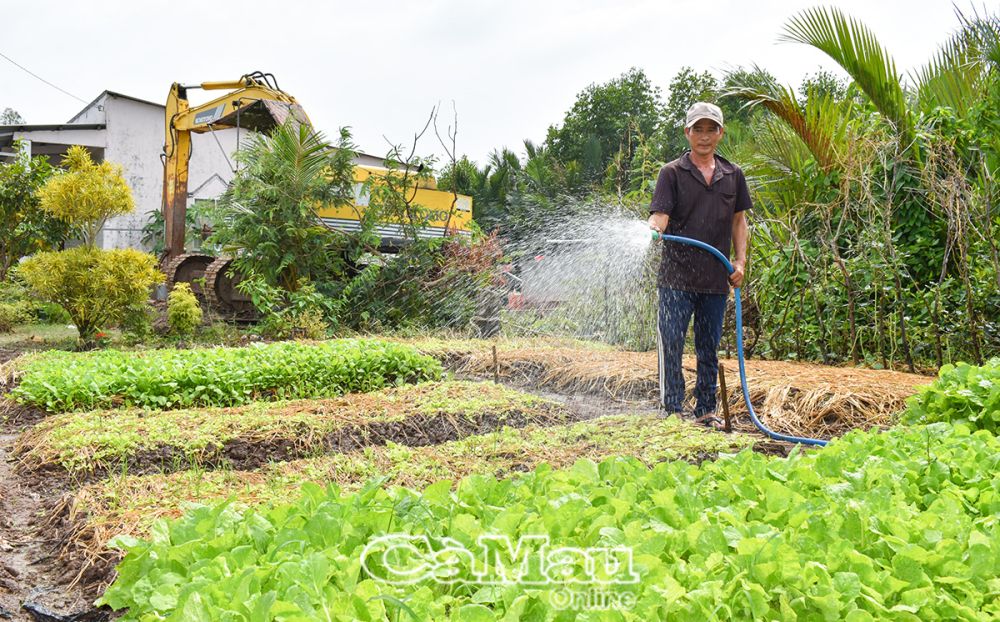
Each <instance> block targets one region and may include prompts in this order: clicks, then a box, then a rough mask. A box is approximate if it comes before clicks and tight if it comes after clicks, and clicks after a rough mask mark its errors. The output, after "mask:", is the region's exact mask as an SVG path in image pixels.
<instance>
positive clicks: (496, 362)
mask: <svg viewBox="0 0 1000 622" xmlns="http://www.w3.org/2000/svg"><path fill="white" fill-rule="evenodd" d="M493 382H494V383H495V384H500V359H498V358H497V344H493Z"/></svg>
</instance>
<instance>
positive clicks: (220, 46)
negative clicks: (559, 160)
mask: <svg viewBox="0 0 1000 622" xmlns="http://www.w3.org/2000/svg"><path fill="white" fill-rule="evenodd" d="M817 4H820V3H818V2H806V1H802V0H788V1H778V0H727V1H718V2H713V1H711V0H658V1H648V2H647V1H633V2H629V1H619V2H611V1H602V0H576V1H553V2H548V1H546V0H534V1H522V0H502V1H492V0H491V1H481V2H477V1H475V0H466V1H464V2H463V1H459V0H423V1H421V2H397V1H395V0H382V1H376V2H342V1H339V0H338V1H328V2H301V1H297V0H270V1H267V2H262V1H258V0H240V1H238V2H231V3H224V2H206V1H201V2H189V1H187V0H174V1H172V2H160V1H143V0H120V1H119V0H115V1H111V0H106V1H101V0H91V1H88V2H79V1H69V0H64V1H59V2H57V1H53V0H17V1H13V0H0V15H2V16H3V20H2V23H3V25H4V27H3V37H0V53H2V54H3V55H5V56H7V57H9V58H11V59H13V60H14V61H16V62H17V63H18V64H20V65H23V66H24V67H25V68H27V69H29V70H30V71H32V72H34V73H36V74H38V75H39V76H40V77H41V78H44V79H45V80H47V81H49V82H51V83H53V84H55V85H56V86H58V87H60V88H61V89H65V90H66V91H68V92H69V93H72V94H73V95H75V96H77V97H79V98H80V99H83V100H85V102H89V101H91V100H92V99H94V98H95V97H96V96H97V95H98V94H99V93H100V92H101V91H103V90H105V89H109V90H113V91H119V92H121V93H125V94H128V95H132V96H134V97H139V98H142V99H148V100H151V101H154V102H163V100H164V99H165V97H166V95H167V92H168V90H169V87H170V84H171V83H172V82H175V81H179V82H182V83H197V82H203V81H211V80H229V79H235V78H237V77H239V76H240V75H242V74H244V73H247V72H250V71H254V70H261V71H265V72H270V73H273V74H274V75H275V76H276V77H277V78H278V81H279V85H280V86H281V88H282V89H284V90H285V91H287V92H288V93H290V94H291V95H293V96H294V97H296V98H297V99H298V100H299V102H300V103H302V105H303V106H304V107H305V109H306V111H307V112H308V114H309V116H310V117H311V119H312V121H313V123H314V124H315V125H317V126H318V127H319V128H321V129H323V130H324V131H326V133H327V134H328V135H333V134H335V132H336V130H337V128H338V127H340V126H345V125H346V126H350V127H351V129H352V133H353V135H354V137H355V141H356V142H357V143H358V145H359V146H360V147H361V149H362V150H364V151H366V152H369V153H374V154H378V155H384V154H385V152H386V150H387V147H388V143H387V142H386V140H385V138H388V139H389V140H391V141H393V142H396V143H407V144H408V143H409V142H411V141H412V138H413V133H414V132H415V131H416V130H418V129H419V128H420V127H421V126H422V125H423V124H424V122H425V121H426V119H427V116H428V114H429V112H430V110H431V108H432V107H433V106H435V105H436V104H438V103H440V104H441V105H442V107H443V108H444V111H443V113H442V122H441V127H442V131H443V130H444V128H445V126H446V125H448V124H450V123H451V122H452V118H453V117H452V113H451V107H452V102H454V106H455V109H456V110H457V113H458V129H459V131H458V150H459V152H461V153H466V154H468V155H469V156H470V157H471V158H473V159H475V160H477V161H479V162H482V161H483V160H484V158H485V157H486V155H487V154H488V153H489V152H490V151H491V150H493V149H495V148H498V147H502V146H507V147H510V148H512V149H514V150H515V151H517V152H518V153H521V152H522V151H523V148H522V141H523V140H524V139H526V138H530V139H532V140H535V141H541V140H542V139H543V138H544V137H545V131H546V128H547V127H548V126H549V125H551V124H553V123H560V122H561V121H562V119H563V116H564V114H565V113H566V111H567V110H568V109H569V108H570V107H571V106H572V104H573V101H574V100H575V97H576V94H577V93H579V92H580V91H581V90H582V89H584V88H585V87H586V86H587V85H588V84H591V83H595V82H597V83H599V82H605V81H607V80H610V79H612V78H614V77H616V76H618V75H620V74H621V73H623V72H624V71H626V70H628V69H629V67H632V66H636V67H640V68H642V69H643V70H645V72H646V74H647V75H648V76H649V77H650V79H651V80H652V81H653V83H654V84H655V85H657V86H660V87H661V88H662V89H663V91H664V95H665V94H666V86H667V84H668V83H669V81H670V78H671V77H672V76H674V75H675V74H676V73H677V71H678V70H679V69H680V68H681V67H683V66H685V65H687V66H691V67H694V68H695V69H696V70H699V71H701V70H709V71H713V72H715V73H717V74H719V73H721V72H722V71H723V70H725V69H728V68H732V67H735V66H739V65H743V66H749V65H751V64H754V63H756V64H758V65H760V66H762V67H764V68H766V69H768V70H769V71H770V72H771V73H773V74H774V75H776V76H777V77H778V78H779V79H780V80H782V81H784V82H788V83H792V84H798V83H799V82H800V81H801V79H802V77H804V76H805V75H807V74H810V73H813V72H815V71H816V70H817V69H818V68H820V67H825V68H828V69H833V68H834V65H833V62H832V61H830V60H828V59H827V58H826V57H825V56H824V55H823V54H821V53H820V52H818V51H816V50H814V49H812V48H810V47H807V46H803V45H800V44H791V43H778V42H777V40H778V37H779V35H780V34H781V32H782V28H783V26H784V24H785V23H786V22H787V20H788V19H789V18H790V17H791V16H793V15H794V14H796V13H798V12H799V11H801V10H802V9H804V8H808V7H811V6H815V5H817ZM828 4H829V3H828ZM833 4H834V5H835V6H838V7H840V8H841V9H842V10H844V11H845V12H847V13H848V14H850V15H852V16H854V17H856V18H858V19H860V20H861V21H862V22H864V23H865V24H867V25H868V27H869V28H871V29H873V30H874V32H875V33H876V36H877V37H878V38H879V40H880V41H881V43H882V44H883V46H885V47H886V48H887V49H888V50H889V52H890V54H892V55H893V57H894V59H895V61H896V64H897V66H898V68H899V69H900V70H901V71H903V72H907V71H909V70H911V69H914V68H916V67H918V66H920V65H922V64H923V63H925V62H927V61H928V60H929V59H930V57H931V55H932V54H933V52H934V50H935V49H936V48H937V46H938V45H939V44H940V43H942V42H944V41H945V40H947V38H948V36H949V35H950V34H952V33H953V32H954V31H955V29H956V28H957V26H958V20H957V19H956V17H955V13H954V8H953V6H952V3H951V2H950V1H945V0H839V1H836V2H834V3H833ZM959 6H960V7H961V8H962V9H963V10H965V11H966V12H969V11H970V7H971V6H972V5H971V4H968V3H965V4H960V5H959ZM978 6H980V7H982V4H981V3H978ZM980 11H982V8H980ZM216 94H217V93H216ZM191 98H192V101H193V102H195V103H198V102H200V101H204V100H205V99H207V98H206V97H205V96H204V95H203V94H200V93H197V92H196V93H194V94H192V96H191ZM8 106H9V107H12V108H14V109H15V110H17V111H18V112H20V113H21V115H22V116H23V117H24V118H25V119H26V120H27V122H28V123H61V122H65V121H67V120H69V118H70V117H72V116H73V115H74V114H75V113H76V112H77V111H79V110H80V109H81V108H82V107H83V106H84V102H81V101H78V100H77V99H75V98H74V97H71V96H69V95H66V94H64V93H61V92H60V91H58V90H56V89H55V88H53V87H51V86H48V85H46V84H45V83H43V82H41V81H39V80H38V79H36V78H34V77H32V76H31V75H29V74H27V73H25V72H24V71H23V70H21V69H19V68H18V67H16V66H15V65H13V64H11V63H10V62H9V61H7V60H5V59H3V58H0V109H3V108H5V107H8ZM420 151H421V153H423V154H425V155H426V154H429V153H439V152H440V151H441V149H440V147H439V145H438V144H437V141H436V139H435V138H434V137H433V135H432V134H429V135H428V137H426V138H425V139H424V140H423V142H422V143H421V146H420Z"/></svg>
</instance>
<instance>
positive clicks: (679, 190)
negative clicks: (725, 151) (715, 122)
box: [649, 152, 752, 294]
mask: <svg viewBox="0 0 1000 622" xmlns="http://www.w3.org/2000/svg"><path fill="white" fill-rule="evenodd" d="M751 207H752V205H751V203H750V190H749V189H748V188H747V181H746V177H744V176H743V171H742V170H741V169H740V167H738V166H736V165H735V164H733V163H731V162H729V161H728V160H726V159H725V158H723V157H720V156H718V155H716V156H715V174H714V175H713V176H712V183H711V184H706V183H705V177H704V175H702V174H701V171H699V170H698V167H697V166H695V165H694V163H693V162H691V153H690V152H687V153H685V154H684V155H682V156H681V157H679V158H677V159H676V160H674V161H673V162H670V163H668V164H667V165H665V166H664V167H663V168H662V169H660V176H659V177H658V178H657V180H656V189H655V190H654V191H653V200H652V202H650V204H649V212H650V214H652V213H655V212H660V213H663V214H666V215H668V216H670V222H669V223H668V224H667V231H666V232H667V233H668V234H669V235H678V236H684V237H687V238H694V239H695V240H700V241H702V242H705V243H706V244H710V245H712V246H714V247H715V248H717V249H719V251H721V252H722V254H723V255H725V256H726V257H727V258H728V257H729V256H730V255H729V252H730V247H731V246H732V236H733V215H734V214H736V213H737V212H742V211H743V210H748V209H750V208H751ZM662 244H663V255H662V259H661V261H660V275H659V279H658V284H659V286H660V287H669V288H672V289H680V290H684V291H688V292H699V293H704V294H728V293H729V275H728V273H727V271H726V268H725V266H723V265H722V262H720V261H719V260H718V259H716V258H715V257H713V256H712V255H711V254H710V253H709V252H708V251H705V250H702V249H700V248H695V247H693V246H688V245H686V244H679V243H677V242H663V243H662Z"/></svg>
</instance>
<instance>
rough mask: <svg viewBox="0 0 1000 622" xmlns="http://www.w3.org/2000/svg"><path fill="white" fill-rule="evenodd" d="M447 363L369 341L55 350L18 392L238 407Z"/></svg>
mask: <svg viewBox="0 0 1000 622" xmlns="http://www.w3.org/2000/svg"><path fill="white" fill-rule="evenodd" d="M441 371H442V370H441V364H440V363H439V362H438V361H437V360H435V359H433V358H431V357H429V356H425V355H422V354H420V353H419V352H418V351H417V350H415V349H414V348H412V347H410V346H405V345H402V344H395V343H386V342H382V341H375V340H368V339H345V340H337V341H328V342H324V343H318V344H308V343H294V342H282V343H272V344H266V345H264V344H261V345H257V346H251V347H246V348H210V349H201V350H152V351H149V352H141V353H137V352H119V351H116V350H107V351H99V352H88V353H74V352H47V353H45V354H42V355H39V356H37V357H35V358H33V359H31V360H30V361H28V362H27V363H25V365H24V367H23V368H22V373H23V375H22V378H21V383H20V384H19V385H18V386H17V388H15V389H14V390H13V391H11V396H12V397H13V398H14V399H16V400H17V401H19V402H21V403H23V404H32V405H35V406H38V407H40V408H44V409H45V410H48V411H49V412H64V411H70V410H79V409H94V408H115V407H118V406H143V407H149V408H184V407H188V406H202V405H204V406H235V405H238V404H246V403H249V402H252V401H255V400H263V399H285V398H288V399H291V398H300V397H332V396H337V395H341V394H343V393H346V392H350V391H373V390H375V389H381V388H382V387H386V386H390V385H398V384H405V383H409V382H422V381H425V380H437V379H438V378H440V376H441Z"/></svg>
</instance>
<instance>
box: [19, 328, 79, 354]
mask: <svg viewBox="0 0 1000 622" xmlns="http://www.w3.org/2000/svg"><path fill="white" fill-rule="evenodd" d="M78 336H79V334H78V333H77V330H76V327H75V326H69V325H66V324H24V325H22V326H15V327H14V330H13V331H12V332H9V333H0V348H6V349H12V350H72V349H73V348H75V347H76V342H77V339H78Z"/></svg>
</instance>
